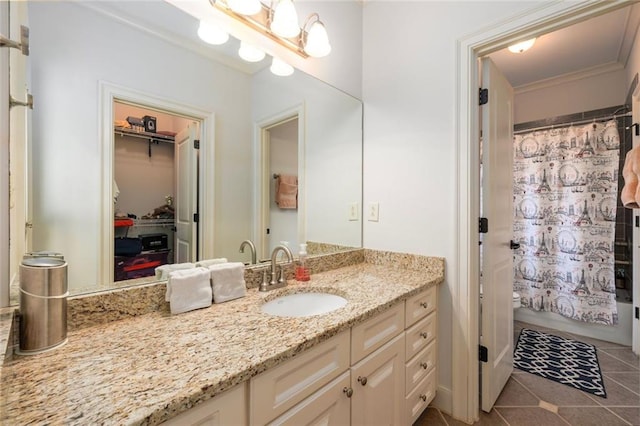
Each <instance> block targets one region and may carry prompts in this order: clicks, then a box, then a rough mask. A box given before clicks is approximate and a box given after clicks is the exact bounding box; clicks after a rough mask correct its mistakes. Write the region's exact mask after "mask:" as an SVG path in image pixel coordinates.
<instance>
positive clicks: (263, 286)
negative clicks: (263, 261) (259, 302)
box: [259, 269, 269, 291]
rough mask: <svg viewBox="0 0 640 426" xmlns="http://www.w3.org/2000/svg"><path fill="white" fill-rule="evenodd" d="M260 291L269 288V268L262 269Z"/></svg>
mask: <svg viewBox="0 0 640 426" xmlns="http://www.w3.org/2000/svg"><path fill="white" fill-rule="evenodd" d="M259 290H260V291H267V290H269V279H268V278H267V270H266V269H264V270H263V271H262V283H260V289H259Z"/></svg>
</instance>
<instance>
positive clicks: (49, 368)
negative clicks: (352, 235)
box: [0, 258, 444, 425]
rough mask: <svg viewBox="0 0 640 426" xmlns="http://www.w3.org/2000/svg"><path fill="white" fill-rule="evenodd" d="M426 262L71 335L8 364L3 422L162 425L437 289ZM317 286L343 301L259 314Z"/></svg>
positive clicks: (439, 274) (366, 266)
mask: <svg viewBox="0 0 640 426" xmlns="http://www.w3.org/2000/svg"><path fill="white" fill-rule="evenodd" d="M432 259H434V267H433V268H420V269H408V268H407V267H402V268H396V267H391V266H381V265H376V264H371V263H360V264H357V265H353V266H348V267H344V268H340V269H336V270H332V271H328V272H323V273H320V274H314V275H312V277H311V281H309V282H306V283H298V282H295V281H289V285H288V286H287V287H285V288H282V289H278V290H273V291H271V292H267V293H261V292H258V291H256V289H251V290H249V291H248V292H247V296H246V297H244V298H242V299H236V300H233V301H229V302H226V303H222V304H214V305H213V306H211V307H209V308H205V309H200V310H197V311H191V312H187V313H183V314H180V315H173V316H172V315H170V314H169V313H168V312H154V313H150V314H145V315H142V316H138V317H134V318H127V319H123V320H120V321H114V322H110V323H107V324H101V325H96V326H93V327H87V328H82V329H78V330H74V331H71V332H70V333H69V335H68V338H69V341H68V343H66V344H65V345H64V346H61V347H59V348H56V349H55V350H52V351H50V352H45V353H42V354H39V355H32V356H14V357H13V359H10V360H6V361H5V362H4V365H3V366H2V370H0V380H1V381H2V390H1V391H0V423H6V424H18V423H19V424H32V423H34V424H35V423H47V424H67V425H73V424H78V425H79V424H94V423H100V424H119V425H120V424H135V425H142V424H145V425H146V424H158V423H160V422H162V421H164V420H167V419H169V418H171V417H173V416H175V415H177V414H178V413H180V412H182V411H184V410H187V409H188V408H190V407H192V406H193V405H194V404H196V403H198V402H200V401H204V400H206V399H209V398H211V397H213V396H215V395H218V394H220V393H222V392H224V391H225V390H228V389H230V388H232V387H234V386H235V385H237V384H239V383H242V382H244V381H246V380H248V379H249V378H250V377H253V376H255V375H257V374H259V373H261V372H263V371H265V370H266V369H268V368H270V367H273V366H275V365H277V364H279V363H281V362H283V361H285V360H287V359H289V358H291V357H292V356H294V355H295V354H296V353H299V352H301V351H303V350H305V349H308V348H310V347H312V346H314V345H316V344H317V343H319V342H321V341H324V340H326V339H328V338H330V337H331V336H334V335H335V334H337V333H339V332H341V331H343V330H346V329H348V328H349V327H351V326H353V325H355V324H357V323H360V322H362V321H364V320H366V319H368V318H370V317H372V316H374V315H375V314H377V313H378V312H381V311H384V310H386V309H387V308H389V307H390V306H392V305H394V304H395V303H398V302H400V301H401V300H404V299H406V298H407V297H410V296H412V295H414V294H416V293H418V292H420V291H421V290H424V289H426V288H429V287H432V286H434V285H437V284H439V283H441V282H442V281H443V280H444V261H443V260H442V259H440V258H432ZM405 266H406V265H405ZM409 266H411V265H409ZM319 289H321V290H322V291H325V292H332V293H334V294H339V295H342V296H343V297H345V298H346V299H347V301H348V303H347V305H346V306H345V307H343V308H341V309H339V310H336V311H334V312H331V313H329V314H326V315H319V316H313V317H306V318H282V317H275V316H271V315H268V314H264V313H262V312H261V311H260V306H261V305H262V304H263V303H264V302H265V301H268V300H271V299H273V298H275V297H277V296H279V295H282V294H288V293H293V292H296V291H314V290H319Z"/></svg>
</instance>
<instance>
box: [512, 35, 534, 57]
mask: <svg viewBox="0 0 640 426" xmlns="http://www.w3.org/2000/svg"><path fill="white" fill-rule="evenodd" d="M535 42H536V39H535V37H534V38H532V39H531V40H527V41H523V42H520V43H516V44H513V45H511V46H509V52H511V53H522V52H524V51H525V50H529V49H530V48H531V46H533V43H535Z"/></svg>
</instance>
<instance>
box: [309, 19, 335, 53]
mask: <svg viewBox="0 0 640 426" xmlns="http://www.w3.org/2000/svg"><path fill="white" fill-rule="evenodd" d="M304 28H305V30H306V31H303V32H302V45H303V46H304V51H305V52H306V53H307V54H308V55H309V56H312V57H314V58H322V57H323V56H327V55H328V54H329V53H330V52H331V44H329V36H328V34H327V29H326V28H325V27H324V24H323V23H322V21H321V20H320V15H318V14H317V13H314V14H312V15H311V16H309V17H308V18H307V21H306V22H305V23H304ZM307 28H308V29H307Z"/></svg>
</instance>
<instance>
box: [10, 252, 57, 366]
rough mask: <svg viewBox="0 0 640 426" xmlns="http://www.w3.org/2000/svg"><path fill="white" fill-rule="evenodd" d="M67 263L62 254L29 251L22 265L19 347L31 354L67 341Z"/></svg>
mask: <svg viewBox="0 0 640 426" xmlns="http://www.w3.org/2000/svg"><path fill="white" fill-rule="evenodd" d="M68 295H69V292H68V289H67V262H65V260H64V257H63V256H62V255H60V254H59V253H51V252H40V253H28V254H26V255H25V256H24V257H23V259H22V263H21V264H20V346H19V351H18V353H20V354H24V355H29V354H36V353H40V352H43V351H45V350H48V349H53V348H55V347H57V346H59V345H62V344H64V343H65V342H66V341H67V296H68Z"/></svg>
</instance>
